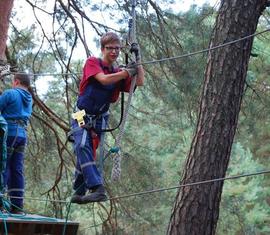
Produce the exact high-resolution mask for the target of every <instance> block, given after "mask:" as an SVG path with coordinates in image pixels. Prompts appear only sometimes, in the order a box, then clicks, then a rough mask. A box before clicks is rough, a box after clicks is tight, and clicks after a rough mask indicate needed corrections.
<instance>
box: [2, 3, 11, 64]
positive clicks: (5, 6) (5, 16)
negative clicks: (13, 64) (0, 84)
mask: <svg viewBox="0 0 270 235" xmlns="http://www.w3.org/2000/svg"><path fill="white" fill-rule="evenodd" d="M13 1H14V0H0V60H5V58H6V56H5V50H6V42H7V37H8V26H9V17H10V14H11V10H12V7H13Z"/></svg>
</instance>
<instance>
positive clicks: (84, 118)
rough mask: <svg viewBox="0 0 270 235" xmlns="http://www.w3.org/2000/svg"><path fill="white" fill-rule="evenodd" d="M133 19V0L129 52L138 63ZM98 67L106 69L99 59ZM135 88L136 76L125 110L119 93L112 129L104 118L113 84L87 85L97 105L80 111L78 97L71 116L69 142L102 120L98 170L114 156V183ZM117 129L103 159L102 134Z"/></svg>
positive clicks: (92, 128) (116, 178)
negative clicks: (72, 124) (118, 114)
mask: <svg viewBox="0 0 270 235" xmlns="http://www.w3.org/2000/svg"><path fill="white" fill-rule="evenodd" d="M135 19H136V13H135V0H133V2H132V19H130V20H129V43H130V45H131V49H130V52H131V53H134V57H135V60H136V61H138V48H137V47H136V46H135V45H137V43H136V38H135V32H136V26H135ZM127 59H128V56H127V54H126V63H127V62H128V61H127ZM100 66H101V68H102V69H103V70H104V69H107V68H104V66H103V64H102V61H101V59H100ZM135 87H136V76H135V77H134V78H133V79H132V82H131V86H130V90H129V96H128V100H127V104H126V109H125V110H124V93H123V92H121V118H120V122H119V124H118V125H117V126H116V127H114V128H112V129H106V122H105V116H106V115H108V109H109V104H110V102H109V101H108V100H106V99H108V97H110V92H108V91H112V90H113V89H114V88H115V87H114V84H113V85H108V86H103V85H101V84H100V83H98V82H97V81H94V82H93V83H92V84H91V85H88V87H87V88H86V90H85V91H84V92H86V93H92V94H99V98H100V100H99V103H98V104H95V105H93V104H92V105H89V106H88V107H91V108H93V109H92V110H81V109H80V97H79V98H78V102H77V107H76V110H77V111H76V112H75V113H74V114H73V115H72V117H73V119H76V120H77V122H78V127H76V128H73V129H72V130H71V131H70V132H69V133H68V139H69V140H71V141H72V134H73V133H74V132H76V131H79V130H81V128H84V129H85V131H87V130H88V131H91V135H92V131H93V130H95V120H97V119H98V118H100V117H101V118H102V129H101V137H100V152H99V154H100V157H99V169H100V173H101V174H102V172H103V162H104V160H105V159H106V158H107V157H108V156H109V155H110V154H114V156H112V159H113V168H112V174H111V179H112V180H114V181H115V180H118V179H119V178H120V174H121V155H120V149H121V141H122V137H123V134H124V128H125V123H126V120H127V116H128V111H129V107H130V104H131V99H132V96H133V93H134V90H135ZM91 89H95V93H94V92H92V90H91ZM102 89H105V90H106V94H105V95H104V96H102V95H101V94H102ZM96 91H97V92H96ZM107 94H109V95H107ZM89 98H90V97H89ZM91 98H92V99H89V100H95V99H94V97H91ZM96 100H98V99H96ZM104 104H105V105H104ZM95 113H98V114H95ZM93 114H94V115H93ZM100 115H101V116H100ZM103 115H104V116H103ZM118 127H119V133H118V136H117V137H116V140H115V146H114V147H112V148H111V149H110V150H109V152H108V153H107V155H106V156H105V157H104V148H103V145H104V132H110V131H114V130H115V129H117V128H118ZM92 137H93V135H92ZM92 139H93V148H94V154H96V153H95V149H96V148H95V141H94V138H92ZM82 141H84V137H83V138H82Z"/></svg>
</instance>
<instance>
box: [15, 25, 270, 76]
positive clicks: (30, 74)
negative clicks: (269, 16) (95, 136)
mask: <svg viewBox="0 0 270 235" xmlns="http://www.w3.org/2000/svg"><path fill="white" fill-rule="evenodd" d="M269 31H270V28H268V29H265V30H263V31H260V32H257V33H253V34H250V35H247V36H245V37H242V38H239V39H236V40H232V41H229V42H226V43H222V44H220V45H217V46H214V47H210V48H206V49H202V50H199V51H194V52H190V53H186V54H182V55H178V56H172V57H166V58H161V59H156V60H151V61H144V62H141V63H139V64H138V65H148V64H155V63H160V62H166V61H170V60H176V59H182V58H185V57H190V56H194V55H198V54H203V53H206V52H210V51H213V50H217V49H219V48H222V47H226V46H229V45H232V44H235V43H237V42H240V41H243V40H246V39H249V38H252V37H256V36H258V35H261V34H264V33H267V32H269ZM11 74H15V73H14V72H11ZM19 74H20V73H19ZM24 74H25V73H24ZM28 75H29V76H68V75H70V76H72V75H81V72H80V73H28Z"/></svg>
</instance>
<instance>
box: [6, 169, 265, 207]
mask: <svg viewBox="0 0 270 235" xmlns="http://www.w3.org/2000/svg"><path fill="white" fill-rule="evenodd" d="M269 173H270V170H263V171H258V172H253V173H247V174H241V175H234V176H227V177H222V178H216V179H211V180H203V181H198V182H193V183H186V184H180V185H178V186H172V187H165V188H158V189H153V190H146V191H142V192H137V193H130V194H126V195H123V196H115V197H111V198H108V199H107V201H113V200H118V199H123V198H129V197H136V196H142V195H147V194H152V193H158V192H164V191H170V190H174V189H180V188H184V187H192V186H197V185H203V184H209V183H215V182H220V181H225V180H234V179H239V178H244V177H251V176H257V175H265V174H269ZM10 198H15V199H20V198H22V197H14V196H11V197H10ZM24 199H25V200H35V201H40V202H48V201H49V202H58V203H70V202H69V201H67V200H49V199H40V198H32V197H24Z"/></svg>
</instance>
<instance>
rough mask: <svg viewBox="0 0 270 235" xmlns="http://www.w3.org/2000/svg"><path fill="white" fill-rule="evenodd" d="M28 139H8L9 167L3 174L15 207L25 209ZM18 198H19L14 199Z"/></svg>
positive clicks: (9, 137) (12, 137)
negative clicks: (25, 155)
mask: <svg viewBox="0 0 270 235" xmlns="http://www.w3.org/2000/svg"><path fill="white" fill-rule="evenodd" d="M26 142H27V138H25V137H15V136H8V137H7V148H8V151H7V165H6V170H5V172H4V173H3V178H4V185H5V187H7V190H8V196H10V201H11V203H12V204H13V205H15V206H17V207H20V208H23V196H24V149H25V146H26ZM13 197H18V198H13Z"/></svg>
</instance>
